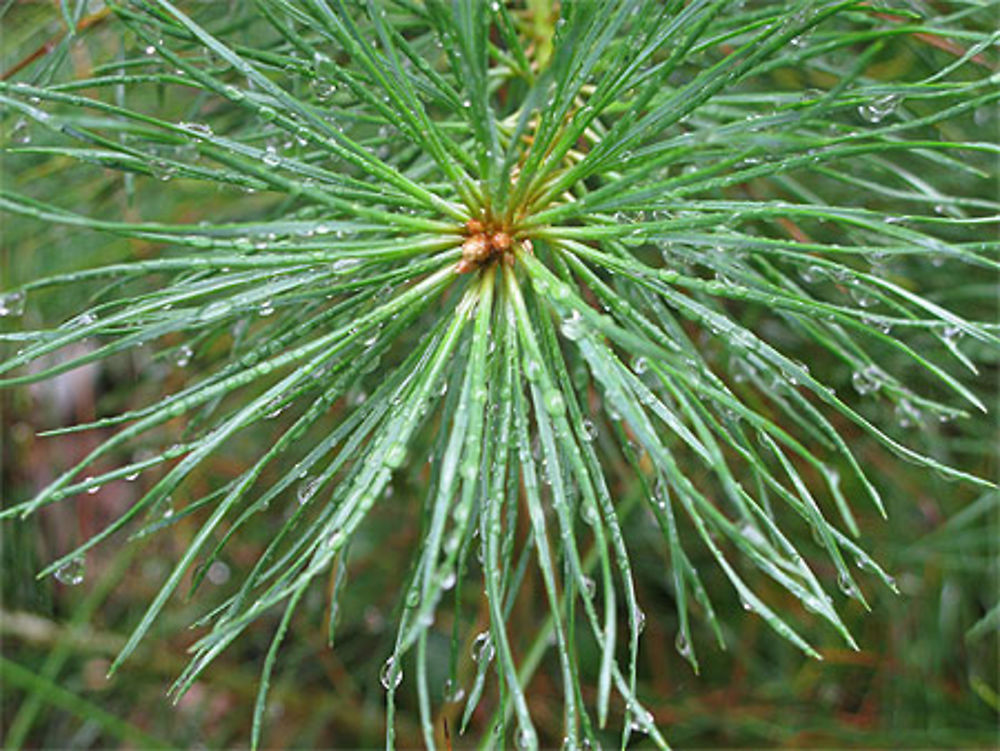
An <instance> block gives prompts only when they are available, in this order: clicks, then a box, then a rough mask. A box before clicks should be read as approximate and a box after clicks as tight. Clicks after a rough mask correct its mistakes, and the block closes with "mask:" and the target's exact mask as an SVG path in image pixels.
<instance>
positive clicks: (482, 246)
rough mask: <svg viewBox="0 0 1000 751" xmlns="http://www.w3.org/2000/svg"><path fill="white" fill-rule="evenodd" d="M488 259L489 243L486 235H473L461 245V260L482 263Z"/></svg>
mask: <svg viewBox="0 0 1000 751" xmlns="http://www.w3.org/2000/svg"><path fill="white" fill-rule="evenodd" d="M489 257H490V243H489V241H488V240H487V239H486V235H482V234H479V235H473V236H472V237H470V238H469V239H468V240H466V241H465V242H464V243H462V260H464V261H468V262H469V263H482V262H483V261H485V260H486V259H487V258H489Z"/></svg>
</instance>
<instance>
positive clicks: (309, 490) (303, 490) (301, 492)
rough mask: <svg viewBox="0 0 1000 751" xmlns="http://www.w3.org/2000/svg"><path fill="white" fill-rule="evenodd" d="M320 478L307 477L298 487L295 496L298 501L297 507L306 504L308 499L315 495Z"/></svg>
mask: <svg viewBox="0 0 1000 751" xmlns="http://www.w3.org/2000/svg"><path fill="white" fill-rule="evenodd" d="M319 484H320V478H318V477H307V478H306V479H305V480H303V481H302V483H301V484H300V485H299V489H298V492H297V493H296V494H295V498H296V500H298V502H299V505H300V506H301V505H303V504H305V503H308V501H309V499H310V498H312V497H313V496H314V495H315V494H316V490H317V489H318V488H319Z"/></svg>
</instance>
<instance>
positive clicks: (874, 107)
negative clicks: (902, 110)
mask: <svg viewBox="0 0 1000 751" xmlns="http://www.w3.org/2000/svg"><path fill="white" fill-rule="evenodd" d="M899 101H900V98H899V95H898V94H886V95H885V96H880V97H876V98H875V99H872V100H871V101H870V102H866V103H865V104H862V105H859V106H858V114H859V115H861V119H862V120H865V121H866V122H869V123H873V124H874V123H879V122H882V120H884V119H885V118H886V117H887V116H888V115H890V114H891V113H892V112H893V110H895V109H896V107H897V106H898V105H899Z"/></svg>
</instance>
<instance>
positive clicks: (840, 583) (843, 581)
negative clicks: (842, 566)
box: [837, 572, 858, 598]
mask: <svg viewBox="0 0 1000 751" xmlns="http://www.w3.org/2000/svg"><path fill="white" fill-rule="evenodd" d="M837 587H839V588H840V591H841V592H843V593H844V594H845V595H847V596H848V597H853V598H857V597H858V589H857V587H856V586H854V582H852V581H851V579H850V577H848V576H847V575H846V574H844V573H843V572H841V573H839V574H837Z"/></svg>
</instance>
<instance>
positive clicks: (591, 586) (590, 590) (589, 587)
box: [581, 576, 597, 600]
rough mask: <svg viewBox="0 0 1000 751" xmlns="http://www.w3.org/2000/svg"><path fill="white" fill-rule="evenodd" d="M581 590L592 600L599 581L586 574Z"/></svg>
mask: <svg viewBox="0 0 1000 751" xmlns="http://www.w3.org/2000/svg"><path fill="white" fill-rule="evenodd" d="M581 590H582V592H583V594H584V596H586V598H587V599H588V600H592V599H594V594H595V593H596V592H597V583H596V582H595V581H594V580H593V579H591V578H590V577H589V576H585V577H583V582H582V584H581Z"/></svg>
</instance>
